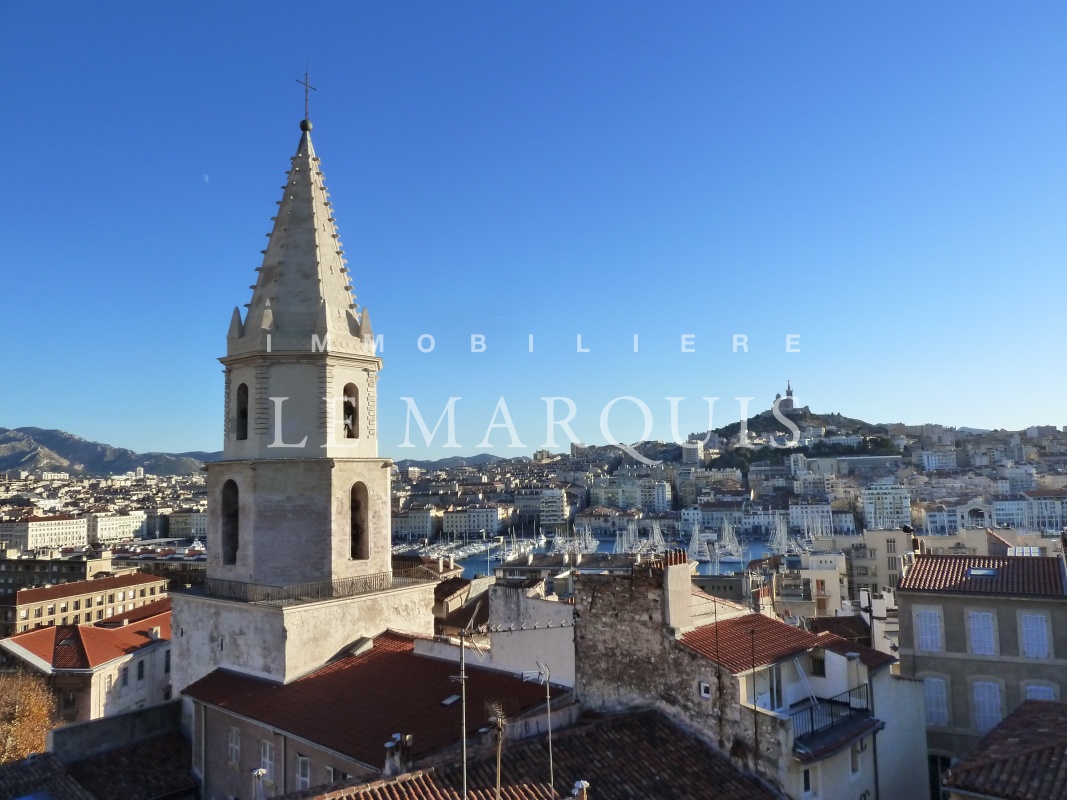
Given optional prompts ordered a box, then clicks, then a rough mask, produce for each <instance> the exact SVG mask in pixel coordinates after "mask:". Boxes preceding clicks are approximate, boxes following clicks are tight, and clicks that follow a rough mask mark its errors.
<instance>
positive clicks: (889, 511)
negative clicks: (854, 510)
mask: <svg viewBox="0 0 1067 800" xmlns="http://www.w3.org/2000/svg"><path fill="white" fill-rule="evenodd" d="M860 503H861V504H862V506H863V522H864V525H865V526H866V527H867V529H868V530H894V529H897V528H900V527H901V526H902V525H910V524H911V494H910V493H909V492H908V489H907V487H904V486H901V485H899V484H898V483H896V481H894V480H892V479H885V480H880V481H874V482H873V483H871V484H869V485H867V486H866V487H864V488H863V489H862V490H860Z"/></svg>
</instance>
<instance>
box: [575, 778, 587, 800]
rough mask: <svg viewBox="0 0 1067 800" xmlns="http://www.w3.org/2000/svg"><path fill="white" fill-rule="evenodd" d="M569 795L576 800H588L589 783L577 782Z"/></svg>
mask: <svg viewBox="0 0 1067 800" xmlns="http://www.w3.org/2000/svg"><path fill="white" fill-rule="evenodd" d="M571 795H573V796H574V797H576V798H578V800H589V781H578V782H577V783H575V784H574V789H572V790H571Z"/></svg>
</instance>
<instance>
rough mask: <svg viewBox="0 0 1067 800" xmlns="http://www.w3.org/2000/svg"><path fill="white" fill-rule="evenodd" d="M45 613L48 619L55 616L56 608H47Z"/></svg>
mask: <svg viewBox="0 0 1067 800" xmlns="http://www.w3.org/2000/svg"><path fill="white" fill-rule="evenodd" d="M47 613H48V616H50V617H52V616H55V613H56V607H55V606H54V605H51V606H49V607H48V611H47Z"/></svg>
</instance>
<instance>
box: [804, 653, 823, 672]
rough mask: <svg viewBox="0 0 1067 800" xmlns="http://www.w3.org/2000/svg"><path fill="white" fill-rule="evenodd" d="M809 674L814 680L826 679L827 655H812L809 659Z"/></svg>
mask: <svg viewBox="0 0 1067 800" xmlns="http://www.w3.org/2000/svg"><path fill="white" fill-rule="evenodd" d="M808 672H809V673H810V674H811V677H813V678H825V677H826V653H822V652H819V653H812V654H811V656H810V657H809V665H808Z"/></svg>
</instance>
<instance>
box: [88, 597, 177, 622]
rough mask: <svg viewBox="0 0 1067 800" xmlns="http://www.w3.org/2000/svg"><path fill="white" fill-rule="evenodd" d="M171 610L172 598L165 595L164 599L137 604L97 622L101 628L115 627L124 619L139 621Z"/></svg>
mask: <svg viewBox="0 0 1067 800" xmlns="http://www.w3.org/2000/svg"><path fill="white" fill-rule="evenodd" d="M168 611H170V598H169V597H164V598H163V599H162V600H153V601H152V602H151V603H145V604H144V605H143V606H137V608H131V609H130V610H128V611H127V612H126V613H125V614H115V616H113V617H108V618H107V619H105V620H103V621H101V622H100V623H98V624H97V627H99V628H114V627H117V626H119V625H122V621H123V620H128V621H129V622H139V621H140V620H142V619H147V618H148V617H155V616H158V615H159V614H165V613H166V612H168Z"/></svg>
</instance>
